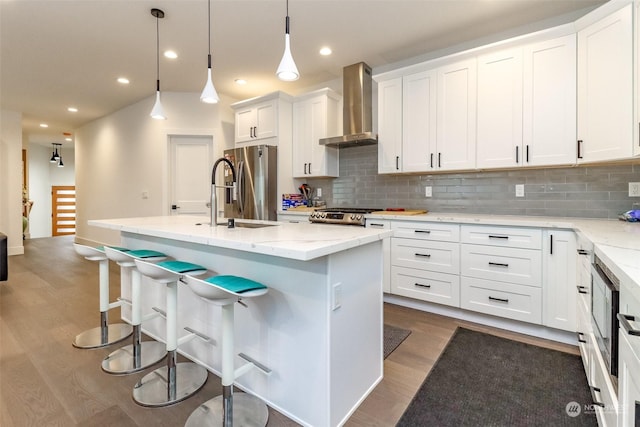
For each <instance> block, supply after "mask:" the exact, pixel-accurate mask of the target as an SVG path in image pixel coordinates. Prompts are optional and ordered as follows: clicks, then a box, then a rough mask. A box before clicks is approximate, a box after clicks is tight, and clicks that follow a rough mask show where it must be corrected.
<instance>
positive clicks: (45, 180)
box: [28, 144, 75, 239]
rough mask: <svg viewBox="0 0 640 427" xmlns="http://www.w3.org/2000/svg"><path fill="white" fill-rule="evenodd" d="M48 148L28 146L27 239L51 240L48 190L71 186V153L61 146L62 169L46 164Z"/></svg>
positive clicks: (73, 176)
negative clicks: (29, 209) (28, 202)
mask: <svg viewBox="0 0 640 427" xmlns="http://www.w3.org/2000/svg"><path fill="white" fill-rule="evenodd" d="M51 154H52V148H51V147H44V146H41V145H36V144H29V149H28V156H29V157H28V162H29V198H30V199H31V200H32V201H33V207H32V209H31V215H29V238H31V239H35V238H39V237H51V187H52V186H56V185H75V152H74V150H73V149H70V148H69V147H65V146H64V144H63V145H62V159H63V163H64V167H63V168H59V167H58V164H57V163H51V162H49V159H51Z"/></svg>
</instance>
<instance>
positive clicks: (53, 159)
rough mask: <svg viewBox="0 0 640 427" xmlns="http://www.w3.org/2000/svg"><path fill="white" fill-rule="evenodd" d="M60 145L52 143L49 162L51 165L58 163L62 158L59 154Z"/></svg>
mask: <svg viewBox="0 0 640 427" xmlns="http://www.w3.org/2000/svg"><path fill="white" fill-rule="evenodd" d="M58 145H59V144H55V143H52V144H51V158H50V159H49V162H51V163H55V162H57V161H58V159H59V158H60V155H59V154H58V147H57V146H58Z"/></svg>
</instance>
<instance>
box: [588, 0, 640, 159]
mask: <svg viewBox="0 0 640 427" xmlns="http://www.w3.org/2000/svg"><path fill="white" fill-rule="evenodd" d="M632 6H633V5H632V4H629V5H627V6H625V7H624V8H622V9H620V10H618V11H616V12H614V13H612V14H610V15H609V16H607V17H605V18H603V19H601V20H599V21H597V22H595V23H593V24H591V25H589V26H588V27H586V28H584V29H582V30H580V31H579V32H578V162H580V163H586V162H595V161H604V160H616V159H623V158H628V157H631V156H632V154H633V132H634V127H635V125H634V112H633V99H634V98H633V96H634V95H633V89H634V88H633V26H632V12H633V10H632Z"/></svg>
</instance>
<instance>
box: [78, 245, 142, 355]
mask: <svg viewBox="0 0 640 427" xmlns="http://www.w3.org/2000/svg"><path fill="white" fill-rule="evenodd" d="M73 247H74V248H75V250H76V252H77V253H78V254H79V255H81V256H83V257H84V258H85V259H88V260H89V261H98V265H99V277H100V278H99V283H100V326H98V327H96V328H93V329H89V330H88V331H84V332H82V333H81V334H79V335H76V337H75V339H74V340H73V343H72V344H73V346H74V347H76V348H100V347H106V346H108V345H111V344H114V343H117V342H120V341H122V340H124V339H125V338H127V337H128V336H129V335H131V334H132V332H133V328H132V327H131V325H128V324H126V323H114V324H111V325H110V324H109V313H108V312H109V310H110V309H112V308H116V307H120V306H121V305H122V304H123V303H122V301H117V302H113V303H109V259H108V258H107V256H106V255H105V253H104V248H101V247H100V248H94V247H92V246H85V245H80V244H78V243H74V244H73Z"/></svg>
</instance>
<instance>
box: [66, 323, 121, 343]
mask: <svg viewBox="0 0 640 427" xmlns="http://www.w3.org/2000/svg"><path fill="white" fill-rule="evenodd" d="M132 333H133V327H132V326H131V325H129V324H126V323H112V324H110V325H107V326H106V327H105V326H98V327H95V328H93V329H89V330H88V331H84V332H83V333H81V334H79V335H76V337H75V339H74V340H73V343H72V344H73V346H74V347H76V348H101V347H106V346H108V345H111V344H115V343H117V342H120V341H122V340H124V339H125V338H128V337H130V336H131V334H132Z"/></svg>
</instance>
